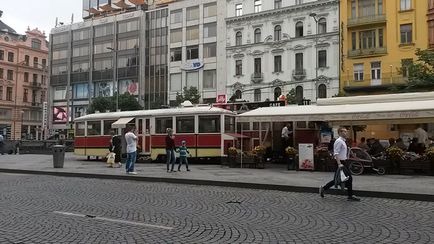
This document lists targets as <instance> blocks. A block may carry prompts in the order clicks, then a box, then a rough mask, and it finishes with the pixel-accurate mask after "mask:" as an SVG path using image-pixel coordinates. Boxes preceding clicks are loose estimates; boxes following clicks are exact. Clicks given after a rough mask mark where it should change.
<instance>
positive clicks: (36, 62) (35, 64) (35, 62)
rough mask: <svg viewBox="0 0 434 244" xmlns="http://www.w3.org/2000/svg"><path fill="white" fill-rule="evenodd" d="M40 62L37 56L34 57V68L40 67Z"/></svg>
mask: <svg viewBox="0 0 434 244" xmlns="http://www.w3.org/2000/svg"><path fill="white" fill-rule="evenodd" d="M38 64H39V60H38V58H37V57H34V58H33V68H38V66H39V65H38Z"/></svg>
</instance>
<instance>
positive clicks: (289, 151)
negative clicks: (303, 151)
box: [285, 146, 297, 170]
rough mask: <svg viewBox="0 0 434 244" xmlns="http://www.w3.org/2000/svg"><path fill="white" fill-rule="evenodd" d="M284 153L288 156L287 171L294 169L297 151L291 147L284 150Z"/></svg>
mask: <svg viewBox="0 0 434 244" xmlns="http://www.w3.org/2000/svg"><path fill="white" fill-rule="evenodd" d="M285 153H286V155H288V170H290V169H291V168H292V169H295V157H296V155H297V150H296V149H295V148H293V147H291V146H289V147H287V148H285ZM290 165H291V167H290Z"/></svg>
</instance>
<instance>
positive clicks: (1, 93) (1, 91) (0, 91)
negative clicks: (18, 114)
mask: <svg viewBox="0 0 434 244" xmlns="http://www.w3.org/2000/svg"><path fill="white" fill-rule="evenodd" d="M0 100H3V86H0Z"/></svg>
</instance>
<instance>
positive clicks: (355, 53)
mask: <svg viewBox="0 0 434 244" xmlns="http://www.w3.org/2000/svg"><path fill="white" fill-rule="evenodd" d="M386 54H387V48H386V47H374V48H367V49H356V50H348V57H349V58H354V57H363V56H372V55H386Z"/></svg>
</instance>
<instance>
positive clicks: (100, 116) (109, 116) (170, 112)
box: [74, 106, 235, 122]
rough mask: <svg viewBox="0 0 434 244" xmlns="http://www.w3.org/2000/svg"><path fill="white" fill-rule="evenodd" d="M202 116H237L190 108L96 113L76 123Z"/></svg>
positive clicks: (211, 108) (220, 111)
mask: <svg viewBox="0 0 434 244" xmlns="http://www.w3.org/2000/svg"><path fill="white" fill-rule="evenodd" d="M184 114H185V115H192V114H194V115H197V114H198V115H201V114H228V115H235V113H234V112H231V111H229V110H226V109H221V108H213V107H209V106H204V107H191V108H190V107H189V108H168V109H153V110H138V111H123V112H109V113H96V114H88V115H85V116H82V117H79V118H76V119H75V120H74V121H75V122H80V121H87V120H104V119H106V120H117V119H119V118H129V117H134V118H136V117H150V116H176V115H184Z"/></svg>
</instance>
